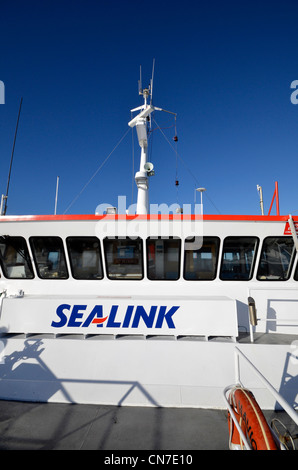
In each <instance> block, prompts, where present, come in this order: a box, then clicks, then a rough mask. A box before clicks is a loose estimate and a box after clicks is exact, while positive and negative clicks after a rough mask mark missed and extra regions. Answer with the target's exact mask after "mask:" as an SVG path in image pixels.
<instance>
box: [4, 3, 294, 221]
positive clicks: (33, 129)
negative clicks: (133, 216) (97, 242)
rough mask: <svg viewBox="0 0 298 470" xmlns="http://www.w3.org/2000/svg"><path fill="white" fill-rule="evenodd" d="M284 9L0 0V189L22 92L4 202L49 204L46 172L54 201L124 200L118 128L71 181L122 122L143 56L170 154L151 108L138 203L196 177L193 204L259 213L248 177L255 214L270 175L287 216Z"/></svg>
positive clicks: (16, 208) (290, 178)
mask: <svg viewBox="0 0 298 470" xmlns="http://www.w3.org/2000/svg"><path fill="white" fill-rule="evenodd" d="M297 17H298V3H297V1H296V0H295V1H294V0H283V1H269V0H258V1H256V0H250V1H240V0H238V1H235V0H227V1H219V0H215V1H213V2H210V1H202V0H196V1H195V0H184V1H183V2H181V1H180V2H178V1H173V0H171V1H168V0H159V1H155V0H152V1H150V2H144V1H142V0H139V1H135V0H83V1H81V0H72V1H70V0H59V1H57V0H51V1H48V0H42V1H41V0H39V1H32V0H26V1H18V0H9V1H8V0H1V1H0V40H1V52H0V80H2V81H3V82H4V84H5V104H4V105H0V154H1V160H0V165H1V166H0V168H1V171H0V193H5V191H6V183H7V176H8V170H9V163H10V155H11V150H12V144H13V136H14V132H15V126H16V119H17V113H18V108H19V103H20V99H21V97H23V106H22V112H21V117H20V123H19V130H18V136H17V142H16V147H15V153H14V161H13V169H12V176H11V182H10V189H9V199H8V209H7V214H51V213H53V212H54V204H55V190H56V179H57V176H59V182H60V184H59V199H58V209H57V213H64V212H65V211H66V210H67V213H90V214H92V213H94V211H95V209H96V206H97V205H98V204H101V203H103V202H107V203H109V204H112V205H117V196H118V195H126V196H127V203H128V204H131V202H136V194H137V192H136V187H135V184H134V183H133V179H132V174H133V161H134V169H135V170H136V169H137V167H138V165H139V147H138V143H137V141H136V136H134V137H135V140H134V144H133V140H132V135H131V132H129V133H128V134H127V135H126V137H125V138H124V139H123V140H122V142H121V144H120V145H119V146H118V147H117V149H116V150H115V151H114V152H113V154H112V155H111V156H110V158H109V159H108V161H107V162H106V164H105V165H104V166H103V167H102V168H101V169H100V170H99V171H98V172H97V174H96V176H95V177H94V178H93V179H92V180H91V182H90V183H89V184H88V185H87V186H86V188H85V189H84V190H83V191H82V189H83V188H84V187H85V185H86V183H87V182H88V181H89V180H90V179H91V177H92V176H93V175H94V173H96V171H97V170H98V168H100V166H101V164H102V163H103V162H104V161H105V159H106V158H107V156H108V155H109V154H110V152H111V151H112V150H113V148H114V147H115V146H116V145H117V143H118V142H119V141H120V139H121V138H122V137H123V136H124V134H125V132H126V131H127V129H128V125H127V124H128V121H129V120H130V118H131V114H130V110H131V109H132V108H134V107H136V106H138V105H140V104H141V100H140V97H139V96H138V88H137V82H138V78H139V67H140V65H142V75H143V85H144V86H145V85H147V84H148V83H149V80H150V78H151V68H152V61H153V58H155V75H154V96H153V104H155V105H156V106H158V107H161V108H164V109H167V110H170V111H173V112H176V113H177V135H178V138H179V140H178V144H177V151H178V153H179V158H178V165H177V164H176V153H175V151H174V150H173V148H172V147H171V145H172V146H174V149H175V144H174V142H173V140H172V139H173V137H174V135H175V129H174V127H173V124H174V121H173V119H172V117H171V116H170V115H168V114H164V113H158V112H156V113H155V116H154V119H155V121H156V123H157V124H158V126H160V127H161V128H162V129H163V132H164V134H165V136H166V138H165V137H164V135H163V134H162V133H161V132H160V130H159V129H158V128H157V129H156V127H157V126H154V125H153V128H155V130H153V132H152V136H151V139H152V157H151V160H152V162H153V163H154V166H155V176H154V177H152V178H151V179H150V202H151V203H162V202H163V203H166V204H169V205H170V204H172V203H176V202H178V203H179V204H181V205H182V204H187V203H188V204H193V203H194V190H195V188H196V187H198V186H203V187H205V188H206V189H207V191H206V193H205V194H204V212H205V213H215V214H217V213H221V214H259V213H260V206H259V196H258V192H257V188H256V186H257V184H259V185H261V186H262V187H263V194H264V203H265V213H267V212H268V210H269V206H270V203H271V198H272V195H273V192H274V182H275V181H276V180H277V181H278V182H279V192H280V210H281V213H282V214H287V213H292V214H295V213H296V214H297V213H298V185H297V166H298V165H297V155H298V145H297V123H298V105H294V104H292V103H291V100H290V97H291V93H292V92H293V90H291V88H290V85H291V83H292V81H294V80H297V79H298V28H297ZM169 142H170V143H171V145H169ZM133 155H134V157H133ZM176 171H177V172H178V180H179V183H180V184H179V188H178V191H177V188H176V186H175V179H176ZM78 195H79V197H77V196H78ZM273 213H275V212H274V211H273Z"/></svg>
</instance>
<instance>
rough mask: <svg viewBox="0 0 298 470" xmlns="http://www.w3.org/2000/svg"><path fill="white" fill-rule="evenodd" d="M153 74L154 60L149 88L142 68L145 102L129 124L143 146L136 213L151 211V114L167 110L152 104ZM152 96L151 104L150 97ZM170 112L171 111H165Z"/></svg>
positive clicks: (140, 85) (140, 86) (138, 176)
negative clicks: (149, 140)
mask: <svg viewBox="0 0 298 470" xmlns="http://www.w3.org/2000/svg"><path fill="white" fill-rule="evenodd" d="M153 75H154V61H153V69H152V78H151V81H150V85H149V87H148V88H144V89H142V75H141V69H140V80H139V95H142V96H143V98H144V104H143V105H142V106H139V107H137V108H134V109H132V110H131V112H132V113H133V112H135V111H140V112H139V114H137V116H135V117H134V118H133V119H132V120H131V121H130V122H129V123H128V125H129V126H130V127H131V128H133V127H136V130H137V136H138V141H139V145H140V147H141V157H140V169H139V171H137V172H136V174H135V181H136V185H137V188H138V198H137V209H136V214H148V211H149V197H148V190H149V181H148V179H149V177H150V176H153V175H154V171H153V164H152V163H150V162H148V122H149V121H150V115H151V113H152V112H153V111H165V110H164V109H161V108H157V107H156V106H153V105H152V91H153ZM149 97H150V104H148V99H149ZM165 112H167V113H170V114H175V113H172V112H171V111H165Z"/></svg>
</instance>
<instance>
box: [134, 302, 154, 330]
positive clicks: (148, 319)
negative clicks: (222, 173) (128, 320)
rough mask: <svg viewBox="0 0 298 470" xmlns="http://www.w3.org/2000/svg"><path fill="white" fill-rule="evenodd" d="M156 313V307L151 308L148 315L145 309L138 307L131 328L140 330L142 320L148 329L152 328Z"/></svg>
mask: <svg viewBox="0 0 298 470" xmlns="http://www.w3.org/2000/svg"><path fill="white" fill-rule="evenodd" d="M156 311H157V307H155V306H154V307H151V308H150V313H149V314H148V313H147V312H146V310H145V309H144V307H142V306H140V305H138V306H137V308H136V313H135V317H134V319H133V322H132V325H131V327H132V328H138V326H139V322H140V319H141V318H142V320H143V321H144V323H145V325H146V326H147V327H148V328H152V326H153V322H154V318H155V314H156Z"/></svg>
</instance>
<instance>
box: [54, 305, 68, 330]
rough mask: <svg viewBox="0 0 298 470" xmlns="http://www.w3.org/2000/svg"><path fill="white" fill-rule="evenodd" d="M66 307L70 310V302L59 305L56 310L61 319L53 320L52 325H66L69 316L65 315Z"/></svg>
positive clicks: (57, 326) (58, 326)
mask: <svg viewBox="0 0 298 470" xmlns="http://www.w3.org/2000/svg"><path fill="white" fill-rule="evenodd" d="M64 309H65V310H70V305H68V304H62V305H59V307H58V308H57V310H56V313H57V315H58V317H59V318H60V321H59V322H56V321H52V323H51V326H53V327H54V328H61V327H62V326H64V325H66V322H67V316H66V315H65V313H63V310H64Z"/></svg>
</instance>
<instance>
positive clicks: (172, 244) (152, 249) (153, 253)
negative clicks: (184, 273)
mask: <svg viewBox="0 0 298 470" xmlns="http://www.w3.org/2000/svg"><path fill="white" fill-rule="evenodd" d="M180 251H181V240H180V239H178V238H174V237H173V238H162V237H158V238H157V237H156V238H155V237H153V238H148V239H147V276H148V279H150V280H172V281H175V280H177V279H179V277H180Z"/></svg>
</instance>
